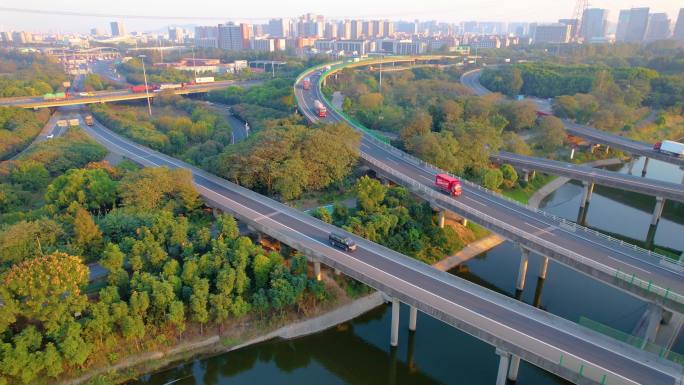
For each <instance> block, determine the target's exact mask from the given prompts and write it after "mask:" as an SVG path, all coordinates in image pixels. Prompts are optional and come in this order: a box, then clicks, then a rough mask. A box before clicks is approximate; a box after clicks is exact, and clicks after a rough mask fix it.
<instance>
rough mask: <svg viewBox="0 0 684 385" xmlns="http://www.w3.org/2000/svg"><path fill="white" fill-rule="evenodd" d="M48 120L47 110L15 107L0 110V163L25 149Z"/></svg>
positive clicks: (48, 113)
mask: <svg viewBox="0 0 684 385" xmlns="http://www.w3.org/2000/svg"><path fill="white" fill-rule="evenodd" d="M48 119H50V111H49V110H47V109H43V110H39V111H29V110H25V109H23V108H17V107H2V108H0V161H2V160H5V159H8V158H11V157H12V156H14V155H16V154H18V153H19V152H21V151H22V150H23V149H24V148H26V146H28V145H29V144H30V143H31V142H32V141H33V139H35V137H36V136H37V135H38V133H40V131H41V130H42V129H43V126H44V125H45V124H46V123H47V121H48Z"/></svg>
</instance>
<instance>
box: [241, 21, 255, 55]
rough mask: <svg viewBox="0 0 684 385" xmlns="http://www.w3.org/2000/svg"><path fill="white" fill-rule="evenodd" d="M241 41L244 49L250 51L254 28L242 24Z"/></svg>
mask: <svg viewBox="0 0 684 385" xmlns="http://www.w3.org/2000/svg"><path fill="white" fill-rule="evenodd" d="M240 39H241V40H242V49H249V47H250V44H249V41H250V40H252V26H251V25H250V24H244V23H243V24H240Z"/></svg>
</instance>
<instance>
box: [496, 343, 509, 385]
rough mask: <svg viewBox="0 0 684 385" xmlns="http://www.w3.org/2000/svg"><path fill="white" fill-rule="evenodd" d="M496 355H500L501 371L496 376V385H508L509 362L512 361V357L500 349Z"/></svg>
mask: <svg viewBox="0 0 684 385" xmlns="http://www.w3.org/2000/svg"><path fill="white" fill-rule="evenodd" d="M496 354H498V355H499V371H498V373H497V375H496V385H506V377H507V375H508V361H509V360H510V357H511V355H510V354H509V353H508V352H504V351H503V350H500V349H496Z"/></svg>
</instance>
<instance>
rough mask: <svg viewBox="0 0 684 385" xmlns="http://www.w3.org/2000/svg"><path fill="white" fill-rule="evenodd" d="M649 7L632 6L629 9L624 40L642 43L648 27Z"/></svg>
mask: <svg viewBox="0 0 684 385" xmlns="http://www.w3.org/2000/svg"><path fill="white" fill-rule="evenodd" d="M648 19H649V9H648V8H632V9H630V10H629V19H628V22H627V28H626V30H625V31H624V41H626V42H628V43H640V42H642V41H643V40H644V36H645V35H646V29H647V28H648Z"/></svg>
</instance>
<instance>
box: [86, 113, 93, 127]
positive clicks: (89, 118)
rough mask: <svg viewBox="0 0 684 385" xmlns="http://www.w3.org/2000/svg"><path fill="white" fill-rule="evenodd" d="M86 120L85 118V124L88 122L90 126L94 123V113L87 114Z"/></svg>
mask: <svg viewBox="0 0 684 385" xmlns="http://www.w3.org/2000/svg"><path fill="white" fill-rule="evenodd" d="M84 120H85V124H87V125H89V126H92V125H93V116H92V115H88V116H86V117H85V119H84Z"/></svg>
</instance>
